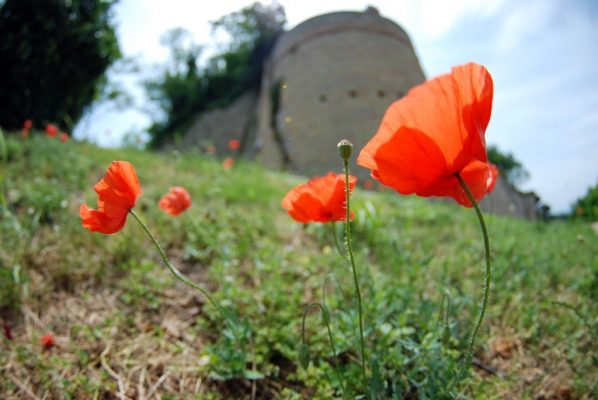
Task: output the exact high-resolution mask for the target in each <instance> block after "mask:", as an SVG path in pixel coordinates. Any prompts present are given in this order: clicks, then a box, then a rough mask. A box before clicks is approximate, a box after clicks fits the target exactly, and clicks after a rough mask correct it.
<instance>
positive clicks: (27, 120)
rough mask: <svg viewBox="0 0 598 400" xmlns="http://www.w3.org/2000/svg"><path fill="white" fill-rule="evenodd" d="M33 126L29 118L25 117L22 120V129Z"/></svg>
mask: <svg viewBox="0 0 598 400" xmlns="http://www.w3.org/2000/svg"><path fill="white" fill-rule="evenodd" d="M32 127H33V122H32V121H31V120H30V119H26V120H25V122H23V129H27V130H29V129H31V128H32Z"/></svg>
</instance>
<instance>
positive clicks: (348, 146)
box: [336, 139, 353, 161]
mask: <svg viewBox="0 0 598 400" xmlns="http://www.w3.org/2000/svg"><path fill="white" fill-rule="evenodd" d="M336 147H338V151H339V153H340V154H341V158H342V159H343V160H344V161H347V160H349V158H351V153H352V152H353V143H351V142H349V141H348V140H347V139H343V140H341V141H340V142H338V144H337V145H336Z"/></svg>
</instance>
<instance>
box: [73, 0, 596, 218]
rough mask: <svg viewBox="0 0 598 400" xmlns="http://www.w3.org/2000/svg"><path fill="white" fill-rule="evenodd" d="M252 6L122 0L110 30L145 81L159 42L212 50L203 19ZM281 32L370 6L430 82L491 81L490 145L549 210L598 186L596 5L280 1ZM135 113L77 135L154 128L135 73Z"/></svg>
mask: <svg viewBox="0 0 598 400" xmlns="http://www.w3.org/2000/svg"><path fill="white" fill-rule="evenodd" d="M251 3H252V1H243V0H223V1H216V2H204V1H194V0H169V1H167V2H166V1H163V0H120V2H119V3H117V5H116V6H115V7H114V12H115V14H114V21H115V23H116V25H117V33H118V37H119V41H120V46H121V50H122V52H123V55H124V56H125V57H133V58H134V59H135V60H136V61H137V63H138V64H139V65H140V67H141V72H142V75H143V76H145V77H147V76H151V74H152V73H155V71H156V70H157V68H158V65H159V64H160V63H164V62H166V61H167V60H168V57H169V52H168V49H167V48H166V47H164V46H162V45H161V44H160V37H161V36H162V35H163V33H164V32H166V31H167V30H169V29H171V28H175V27H183V28H185V29H187V30H189V31H190V32H191V33H192V34H193V37H194V39H195V41H196V42H197V43H202V44H207V45H208V47H209V45H210V44H211V43H214V38H213V37H212V36H211V32H210V24H209V21H214V20H216V19H218V18H219V17H221V16H223V15H225V14H228V13H231V12H234V11H237V10H239V9H241V8H242V7H244V6H247V5H250V4H251ZM279 3H280V4H282V5H283V6H284V8H285V11H286V15H287V20H288V25H287V28H289V29H290V28H293V27H294V26H296V25H297V24H299V23H301V22H302V21H304V20H306V19H307V18H310V17H313V16H316V15H319V14H323V13H327V12H334V11H341V10H343V11H344V10H350V11H351V10H353V11H363V10H365V9H366V7H367V6H368V5H371V6H374V7H376V8H378V10H379V11H380V14H381V15H382V16H384V17H386V18H389V19H391V20H393V21H395V22H397V23H398V24H399V25H401V26H402V27H403V28H404V29H405V31H406V32H407V33H408V34H409V36H410V37H411V40H412V43H413V45H414V48H415V52H416V54H417V55H418V58H419V61H420V64H421V66H422V68H423V70H424V73H425V75H426V76H427V77H428V78H432V77H434V76H436V75H439V74H443V73H446V72H449V71H450V69H451V67H452V66H454V65H459V64H463V63H466V62H469V61H474V62H477V63H480V64H483V65H484V66H486V68H487V69H488V70H489V71H490V73H491V74H492V76H493V80H494V105H493V110H492V118H491V120H490V124H489V126H488V129H487V131H486V140H487V143H488V144H491V145H497V146H498V147H499V149H500V150H502V151H505V152H510V153H512V154H513V155H514V156H515V158H517V159H518V160H520V161H521V162H522V164H523V165H524V167H525V168H526V169H527V170H528V171H529V173H530V178H529V179H528V180H527V181H526V182H525V183H524V184H523V185H522V189H524V190H533V191H535V192H536V193H537V194H538V195H539V196H540V198H541V199H542V201H543V202H544V203H545V204H548V205H549V206H551V208H552V211H553V212H566V211H568V210H569V209H570V206H571V204H572V203H573V202H574V201H575V199H577V198H578V197H580V196H582V195H584V194H585V193H586V191H587V189H588V187H589V186H591V185H594V184H597V183H598V76H596V72H598V43H597V41H598V2H596V1H593V0H526V1H521V0H486V1H479V0H420V1H416V0H379V1H375V0H370V1H367V0H365V1H359V0H327V1H325V2H324V1H313V0H304V1H292V2H291V1H286V2H285V1H280V2H279ZM113 79H115V80H116V81H119V82H121V84H122V85H123V87H124V88H125V89H127V90H128V91H129V92H130V93H131V94H132V95H133V98H134V99H135V105H134V107H130V108H128V109H125V110H118V109H116V108H115V107H114V106H110V105H100V106H98V107H95V108H94V109H93V110H92V112H90V113H89V114H88V115H87V116H86V117H85V118H84V119H83V120H82V121H81V122H80V123H79V125H78V126H77V127H76V129H75V132H74V134H75V136H76V137H79V138H84V137H85V138H88V139H90V140H92V141H95V142H97V143H98V144H100V145H103V146H117V145H119V144H120V143H121V142H122V138H123V137H124V135H125V133H127V132H139V131H143V130H144V129H145V128H146V127H148V126H149V125H150V123H151V115H150V113H148V112H147V109H148V103H147V100H146V99H145V96H144V91H143V88H142V86H141V81H142V80H143V79H142V78H140V75H139V74H118V75H113Z"/></svg>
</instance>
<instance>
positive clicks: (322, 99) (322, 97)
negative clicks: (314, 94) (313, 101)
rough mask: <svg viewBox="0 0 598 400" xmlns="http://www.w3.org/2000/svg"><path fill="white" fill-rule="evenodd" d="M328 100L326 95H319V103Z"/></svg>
mask: <svg viewBox="0 0 598 400" xmlns="http://www.w3.org/2000/svg"><path fill="white" fill-rule="evenodd" d="M327 101H328V96H326V95H325V94H321V95H320V103H326V102H327Z"/></svg>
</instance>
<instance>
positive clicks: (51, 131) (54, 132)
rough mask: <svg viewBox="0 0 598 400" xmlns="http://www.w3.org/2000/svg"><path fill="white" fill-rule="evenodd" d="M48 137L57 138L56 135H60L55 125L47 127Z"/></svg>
mask: <svg viewBox="0 0 598 400" xmlns="http://www.w3.org/2000/svg"><path fill="white" fill-rule="evenodd" d="M46 135H48V136H50V137H56V135H58V127H57V126H56V125H54V124H48V125H46Z"/></svg>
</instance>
